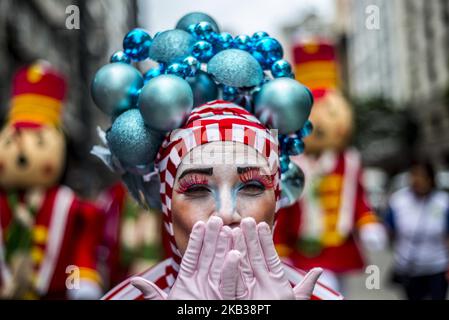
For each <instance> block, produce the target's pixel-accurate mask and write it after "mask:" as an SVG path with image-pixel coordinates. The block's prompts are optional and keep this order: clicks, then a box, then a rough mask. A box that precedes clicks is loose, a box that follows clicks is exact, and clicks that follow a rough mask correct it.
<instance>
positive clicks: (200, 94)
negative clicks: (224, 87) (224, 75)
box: [187, 71, 218, 107]
mask: <svg viewBox="0 0 449 320" xmlns="http://www.w3.org/2000/svg"><path fill="white" fill-rule="evenodd" d="M187 82H188V83H189V84H190V87H191V88H192V92H193V107H198V106H201V105H203V104H205V103H207V102H209V101H213V100H216V99H217V98H218V86H217V85H216V84H215V82H214V81H213V80H212V79H211V77H210V76H209V75H208V74H207V73H206V72H204V71H198V72H197V74H196V75H195V77H191V78H188V79H187Z"/></svg>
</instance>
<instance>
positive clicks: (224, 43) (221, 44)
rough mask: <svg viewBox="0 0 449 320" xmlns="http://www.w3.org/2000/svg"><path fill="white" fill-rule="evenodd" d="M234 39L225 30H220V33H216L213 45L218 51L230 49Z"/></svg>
mask: <svg viewBox="0 0 449 320" xmlns="http://www.w3.org/2000/svg"><path fill="white" fill-rule="evenodd" d="M233 41H234V39H233V38H232V35H231V34H230V33H227V32H222V33H220V34H217V35H216V36H215V39H214V44H215V47H216V48H217V50H218V51H221V50H226V49H230V48H231V47H232V45H233Z"/></svg>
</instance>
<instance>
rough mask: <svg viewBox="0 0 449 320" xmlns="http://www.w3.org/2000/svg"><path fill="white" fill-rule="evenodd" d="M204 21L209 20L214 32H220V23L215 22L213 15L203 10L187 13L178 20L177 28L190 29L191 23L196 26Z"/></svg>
mask: <svg viewBox="0 0 449 320" xmlns="http://www.w3.org/2000/svg"><path fill="white" fill-rule="evenodd" d="M202 21H205V22H209V23H210V24H211V26H212V29H213V30H214V32H217V33H218V32H220V29H219V28H218V25H217V23H216V22H215V20H214V19H213V18H212V17H211V16H209V15H207V14H205V13H202V12H191V13H188V14H186V15H185V16H184V17H182V18H181V19H180V20H179V21H178V23H177V24H176V29H181V30H184V31H188V28H189V26H191V25H194V26H195V25H197V24H198V23H200V22H202Z"/></svg>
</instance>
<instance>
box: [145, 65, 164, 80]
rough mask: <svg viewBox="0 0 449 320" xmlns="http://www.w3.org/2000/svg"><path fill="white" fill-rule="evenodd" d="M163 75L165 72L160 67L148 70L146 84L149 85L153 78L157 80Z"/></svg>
mask: <svg viewBox="0 0 449 320" xmlns="http://www.w3.org/2000/svg"><path fill="white" fill-rule="evenodd" d="M161 74H163V71H162V70H161V68H159V67H156V68H152V69H150V70H148V71H147V72H146V73H145V75H144V80H145V83H147V82H148V81H150V80H151V79H153V78H156V77H157V76H160V75H161Z"/></svg>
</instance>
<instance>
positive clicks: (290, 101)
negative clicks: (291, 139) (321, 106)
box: [255, 78, 313, 134]
mask: <svg viewBox="0 0 449 320" xmlns="http://www.w3.org/2000/svg"><path fill="white" fill-rule="evenodd" d="M312 104H313V98H312V94H311V92H310V90H309V89H307V88H306V87H305V86H303V85H302V84H300V83H299V82H298V81H296V80H294V79H290V78H277V79H274V80H272V81H270V82H268V83H266V84H264V85H263V86H262V88H261V90H260V92H259V93H258V94H257V96H256V97H255V112H256V115H257V116H258V117H259V120H260V121H262V122H263V123H265V125H267V126H269V127H270V128H273V129H278V130H279V132H280V133H281V134H289V133H294V132H296V131H298V130H299V129H301V128H302V127H303V126H304V123H305V122H306V121H307V119H308V117H309V115H310V110H311V108H312Z"/></svg>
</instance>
